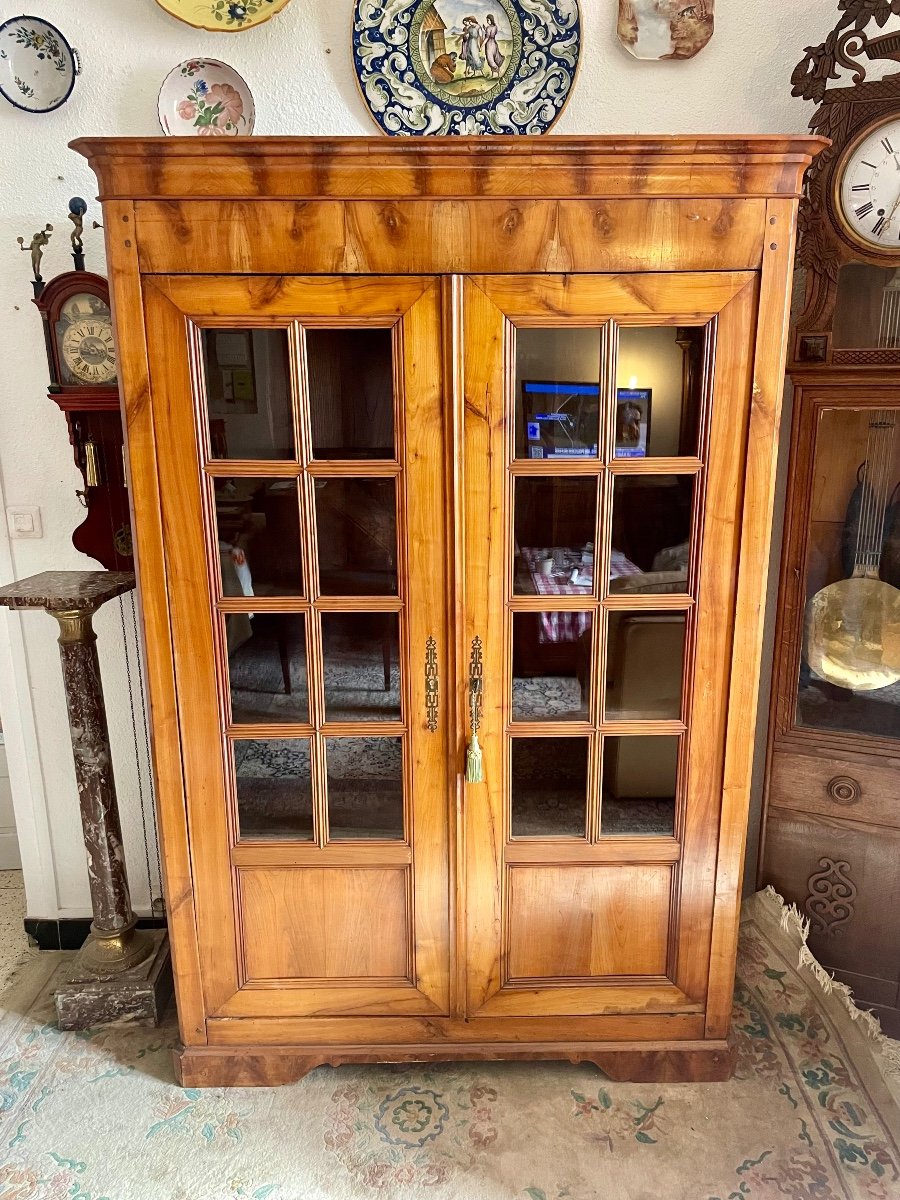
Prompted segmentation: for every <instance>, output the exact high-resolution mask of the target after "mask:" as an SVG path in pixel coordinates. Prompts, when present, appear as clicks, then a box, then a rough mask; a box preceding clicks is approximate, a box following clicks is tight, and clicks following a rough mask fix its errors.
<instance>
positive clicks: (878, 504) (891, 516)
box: [797, 409, 900, 738]
mask: <svg viewBox="0 0 900 1200" xmlns="http://www.w3.org/2000/svg"><path fill="white" fill-rule="evenodd" d="M898 424H900V415H898V412H897V410H896V409H884V410H876V409H827V410H825V411H824V412H823V413H822V415H821V417H820V424H819V429H818V434H817V438H816V454H815V463H814V467H813V483H812V495H811V501H810V514H809V520H810V524H809V543H808V551H807V576H806V631H805V637H804V641H803V654H802V659H801V663H800V677H799V680H798V693H797V721H798V723H799V724H800V725H805V726H807V727H809V728H813V729H840V730H845V731H847V732H850V733H863V734H871V735H874V736H877V737H893V738H896V737H900V591H898V590H897V589H898V588H900V492H898V484H900V435H898V432H897V425H898ZM867 573H868V576H869V577H868V578H866V577H865V576H866V574H867Z"/></svg>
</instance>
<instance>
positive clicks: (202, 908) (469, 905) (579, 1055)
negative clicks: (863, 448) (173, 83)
mask: <svg viewBox="0 0 900 1200" xmlns="http://www.w3.org/2000/svg"><path fill="white" fill-rule="evenodd" d="M820 145H821V142H820V141H819V140H818V139H809V138H779V137H754V138H724V139H723V138H548V139H525V138H523V139H520V140H519V139H505V138H481V139H472V140H466V139H449V140H447V141H442V140H439V139H416V138H403V139H396V140H383V139H347V140H338V141H335V140H330V141H329V140H320V139H304V138H253V139H243V138H233V139H219V140H218V141H217V142H216V144H215V145H213V144H212V143H210V142H209V141H207V142H205V143H204V142H202V141H196V140H194V139H178V138H166V139H147V140H130V139H129V140H119V139H83V140H81V141H79V142H76V143H75V148H76V149H78V150H79V151H81V152H82V153H83V154H84V155H85V156H86V157H87V158H88V159H89V160H90V162H91V165H92V167H93V168H94V170H95V172H96V173H97V176H98V178H99V181H100V188H101V195H102V199H103V204H104V212H105V229H106V237H107V249H108V255H109V262H110V267H111V282H112V290H113V304H114V310H115V317H116V322H117V328H118V338H119V350H120V359H121V373H122V380H123V391H124V406H125V414H126V422H127V432H128V451H129V458H130V476H131V482H132V491H131V494H132V500H133V505H134V515H135V532H136V545H137V552H138V559H139V569H140V583H141V600H142V609H143V619H144V629H145V634H146V640H147V647H148V673H149V684H150V694H151V702H152V710H153V722H152V724H153V735H154V756H155V770H156V781H157V789H158V795H159V806H160V816H161V826H162V839H163V851H164V861H165V872H166V881H167V891H168V898H169V912H170V921H171V933H172V941H173V956H174V963H175V972H176V979H177V994H178V1005H179V1016H180V1027H181V1038H182V1042H183V1047H182V1049H181V1051H180V1053H179V1070H180V1077H181V1079H182V1080H183V1082H184V1083H185V1084H191V1085H221V1084H253V1083H261V1084H266V1083H275V1082H280V1081H285V1080H290V1079H296V1078H297V1077H299V1076H300V1075H302V1074H303V1073H304V1072H305V1071H308V1070H309V1069H310V1068H312V1067H314V1066H316V1065H318V1064H321V1063H340V1062H346V1061H419V1060H440V1059H466V1058H566V1059H571V1060H575V1061H578V1060H588V1061H593V1062H596V1063H598V1064H599V1065H601V1066H602V1067H603V1068H604V1069H605V1070H607V1071H608V1072H609V1073H610V1074H611V1075H612V1076H613V1077H615V1078H620V1079H634V1080H641V1079H669V1080H676V1079H678V1080H687V1079H721V1078H725V1077H726V1076H727V1075H728V1074H729V1072H730V1055H729V1052H728V1047H727V1043H726V1037H727V1034H728V1028H729V1019H730V1012H731V1000H732V989H733V978H734V963H735V954H736V945H737V923H738V906H739V902H740V881H741V870H742V862H743V853H744V840H745V830H746V821H747V811H748V795H749V777H750V766H751V759H752V752H753V731H754V722H755V715H756V690H757V682H758V674H759V662H760V648H761V637H762V610H763V598H764V589H765V577H766V546H767V543H768V529H769V522H770V519H771V511H772V502H773V488H774V476H775V462H776V445H775V442H776V430H777V427H778V413H779V405H780V398H781V390H782V372H783V368H784V338H785V326H786V321H787V291H788V281H789V277H790V270H791V259H792V254H793V239H794V222H795V214H796V206H797V197H798V193H799V188H800V181H801V178H802V174H803V171H804V168H805V167H806V165H807V164H808V163H809V161H810V158H811V156H812V155H813V154H814V153H815V152H816V151H817V150H818V148H819V146H820ZM686 345H687V346H689V347H690V349H689V352H686V351H685V346H686ZM626 362H627V366H626ZM622 371H624V372H625V374H626V379H625V382H624V384H622V383H621V382H620V381H617V372H622ZM632 376H634V377H635V379H636V380H637V385H638V386H639V387H643V388H647V389H651V390H652V396H653V414H652V426H651V428H650V431H649V441H648V444H647V447H646V449H647V453H646V455H645V456H643V457H628V458H624V457H621V458H620V457H617V456H616V449H615V446H616V443H615V409H616V388H617V384H618V386H628V384H629V379H630V378H631V377H632ZM522 378H527V379H529V380H538V381H541V382H544V383H547V384H552V383H553V382H554V381H556V382H565V383H566V384H571V383H572V382H573V381H578V380H581V381H585V382H588V383H592V384H594V385H596V386H597V387H598V388H599V394H600V397H601V402H600V405H599V413H598V415H597V416H596V426H597V427H596V429H595V430H591V431H588V432H587V433H585V431H584V430H579V436H580V437H581V438H582V439H583V440H584V441H585V442H586V444H587V447H588V449H587V452H585V453H578V454H573V455H572V456H571V457H562V458H552V459H546V460H543V461H539V460H535V459H533V458H529V457H527V452H522V450H521V447H519V445H518V442H517V439H518V438H520V437H521V436H522V434H521V431H522V430H523V429H524V428H525V427H526V424H525V422H524V420H523V416H524V414H523V412H522V411H521V408H520V405H521V403H522V400H521V388H520V386H518V381H519V380H521V379H522ZM548 394H552V389H551V390H550V391H549V392H548ZM542 415H543V416H546V417H547V419H548V420H556V419H557V415H554V413H552V412H550V413H546V414H542ZM559 419H560V420H562V418H561V417H560V418H559ZM586 419H587V418H586ZM590 419H593V418H590ZM583 423H584V422H582V424H583ZM581 449H583V447H581ZM642 514H643V516H642ZM619 530H627V531H628V535H627V546H626V544H625V541H624V540H623V536H622V535H620V533H619V532H618V531H619ZM535 618H537V624H536V623H535ZM659 656H664V658H665V663H664V664H663V665H664V667H665V669H664V670H660V671H659V672H658V677H657V676H656V674H655V673H654V663H655V659H658V658H659ZM523 663H524V664H526V665H525V666H524V667H523V666H522V665H521V664H523ZM648 664H650V665H649V666H648ZM661 679H664V680H665V686H663V685H662V684H661V682H660V680H661ZM473 718H474V719H475V723H477V725H478V735H479V739H480V747H481V751H482V760H481V761H482V769H483V779H482V780H480V781H477V780H476V781H474V782H471V783H466V782H465V777H464V767H465V763H466V747H467V743H471V741H472V735H473V732H474V730H473V720H472V719H473ZM473 763H474V759H473ZM473 773H475V774H477V772H474V771H473Z"/></svg>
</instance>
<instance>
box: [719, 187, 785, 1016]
mask: <svg viewBox="0 0 900 1200" xmlns="http://www.w3.org/2000/svg"><path fill="white" fill-rule="evenodd" d="M796 207H797V205H796V201H795V200H787V199H773V200H770V201H769V203H768V206H767V209H766V214H767V215H766V234H767V249H766V251H765V253H764V255H763V268H762V277H761V280H760V297H759V320H758V323H757V333H756V350H755V353H754V360H753V399H752V403H751V408H750V429H749V435H748V439H747V467H746V472H745V484H744V515H743V522H742V530H741V557H740V568H739V573H738V599H737V618H736V622H735V638H734V652H733V657H732V679H731V693H730V696H729V705H728V713H729V716H728V742H727V748H726V752H725V781H724V790H723V796H722V819H721V823H720V827H719V860H718V865H717V870H716V900H715V909H714V913H713V931H712V955H711V960H710V988H709V1003H708V1007H707V1021H706V1032H707V1036H708V1037H711V1038H715V1037H724V1036H725V1035H726V1033H727V1031H728V1026H729V1021H730V1019H731V1002H732V996H733V993H734V966H735V959H736V956H737V938H738V912H739V907H740V900H741V879H742V875H743V863H744V851H745V847H746V843H747V818H748V812H749V804H750V777H751V773H752V768H753V753H754V738H755V733H756V717H757V705H758V700H759V694H758V693H759V674H760V665H761V661H762V640H763V621H764V619H765V601H766V590H767V587H768V570H767V566H768V560H769V544H770V531H771V528H772V512H773V508H774V503H775V475H776V471H777V468H778V430H779V424H780V419H781V401H782V396H783V393H784V368H785V359H786V350H787V334H788V322H789V319H790V294H791V289H790V284H791V264H792V262H793V258H794V243H795V236H796V235H795V224H796ZM769 239H770V240H769Z"/></svg>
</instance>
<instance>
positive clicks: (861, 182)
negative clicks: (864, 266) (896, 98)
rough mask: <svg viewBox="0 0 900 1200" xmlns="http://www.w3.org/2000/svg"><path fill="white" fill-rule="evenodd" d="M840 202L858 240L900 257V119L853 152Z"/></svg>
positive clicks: (843, 176) (878, 130)
mask: <svg viewBox="0 0 900 1200" xmlns="http://www.w3.org/2000/svg"><path fill="white" fill-rule="evenodd" d="M838 203H839V206H840V210H841V215H842V216H843V218H844V221H845V223H846V225H847V228H848V230H849V232H850V233H851V234H852V236H853V237H854V238H855V240H856V241H858V242H861V243H862V244H863V245H864V246H870V247H872V246H874V247H877V248H878V249H879V250H880V251H882V252H883V253H887V254H891V253H893V254H896V255H897V256H898V257H900V117H896V118H893V119H891V120H890V121H885V122H883V123H882V124H881V125H878V126H876V127H875V128H874V129H872V130H871V131H870V132H869V133H867V134H866V136H865V137H864V138H863V139H862V140H861V141H860V142H858V143H857V144H856V146H855V147H854V148H853V149H852V150H851V151H850V154H849V156H848V157H847V160H846V162H845V163H844V167H843V171H842V172H841V176H840V185H839V189H838Z"/></svg>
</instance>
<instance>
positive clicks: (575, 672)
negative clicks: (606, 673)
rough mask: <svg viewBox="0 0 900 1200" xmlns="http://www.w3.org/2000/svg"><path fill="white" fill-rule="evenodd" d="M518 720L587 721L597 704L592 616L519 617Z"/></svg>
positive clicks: (514, 702)
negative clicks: (593, 700) (593, 701)
mask: <svg viewBox="0 0 900 1200" xmlns="http://www.w3.org/2000/svg"><path fill="white" fill-rule="evenodd" d="M512 621H513V685H512V689H513V691H512V713H513V720H514V721H587V720H588V719H589V718H590V700H591V630H592V622H593V616H592V614H591V613H589V612H542V613H514V614H513V619H512Z"/></svg>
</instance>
